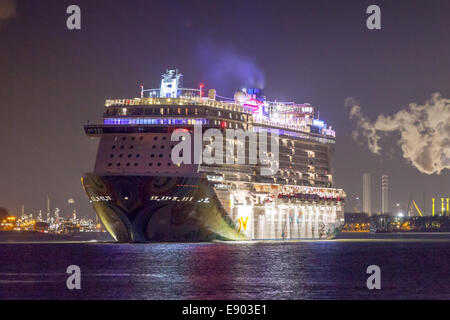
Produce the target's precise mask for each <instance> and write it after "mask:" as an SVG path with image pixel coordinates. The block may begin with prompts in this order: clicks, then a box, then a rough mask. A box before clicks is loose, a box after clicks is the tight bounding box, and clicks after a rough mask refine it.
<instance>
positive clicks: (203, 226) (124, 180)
mask: <svg viewBox="0 0 450 320" xmlns="http://www.w3.org/2000/svg"><path fill="white" fill-rule="evenodd" d="M83 187H84V189H85V191H86V193H87V195H88V197H89V199H90V201H91V204H92V206H93V208H94V210H95V212H96V213H97V215H98V217H99V218H100V220H101V221H102V223H103V225H104V226H105V228H106V229H107V230H108V232H109V233H110V234H111V235H112V236H113V238H114V239H116V240H117V241H119V242H152V241H154V242H164V241H177V242H178V241H179V242H192V241H212V240H244V239H245V235H243V234H241V233H239V231H238V230H236V228H235V224H234V223H233V221H232V220H231V219H230V217H229V216H228V215H227V213H226V211H225V210H224V209H223V207H222V206H221V204H220V202H219V200H218V199H217V197H216V195H215V193H214V190H213V189H212V188H210V187H209V186H208V183H207V181H205V180H203V179H200V178H188V177H161V176H98V175H87V176H85V177H84V178H83Z"/></svg>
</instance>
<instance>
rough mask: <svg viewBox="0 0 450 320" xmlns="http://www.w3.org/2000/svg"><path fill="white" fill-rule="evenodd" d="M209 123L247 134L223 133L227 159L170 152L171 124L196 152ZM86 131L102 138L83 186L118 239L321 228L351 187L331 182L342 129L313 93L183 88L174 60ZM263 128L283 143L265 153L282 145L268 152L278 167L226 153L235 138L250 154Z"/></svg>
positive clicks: (293, 235)
mask: <svg viewBox="0 0 450 320" xmlns="http://www.w3.org/2000/svg"><path fill="white" fill-rule="evenodd" d="M210 129H215V130H216V131H215V132H223V133H224V136H225V132H229V131H230V130H231V129H233V130H235V132H238V131H239V132H244V133H246V134H247V135H248V136H246V139H245V140H244V142H242V141H240V142H239V141H238V140H235V139H232V140H230V139H224V141H223V147H224V154H223V159H224V160H223V162H222V163H219V164H218V163H208V162H207V161H184V162H181V161H173V160H174V152H173V151H174V150H178V149H177V148H178V147H179V146H178V147H177V145H178V144H179V143H180V141H173V140H174V139H173V136H174V132H178V133H179V132H186V133H188V134H189V135H190V136H192V137H193V138H192V140H193V143H192V145H193V146H192V150H189V151H191V153H192V155H191V158H192V159H193V160H195V158H197V160H198V159H201V156H200V155H199V153H200V154H203V152H204V151H205V148H210V146H208V141H207V140H208V139H204V135H205V134H206V133H207V132H208V130H210ZM85 132H86V134H87V135H88V136H90V137H97V138H100V142H99V149H98V154H97V159H96V163H95V168H94V172H93V173H92V174H88V175H86V176H85V177H84V179H83V186H84V188H85V190H86V192H87V194H88V196H89V199H90V201H91V202H92V204H93V207H94V209H95V211H96V212H97V214H98V216H99V218H100V219H101V221H102V222H103V224H104V225H105V227H106V229H107V230H108V231H109V232H110V233H111V235H112V236H113V237H114V238H115V239H116V240H118V241H208V240H214V239H221V240H251V239H300V238H323V237H325V236H326V235H327V234H329V232H330V231H331V230H332V229H333V228H334V226H335V225H336V222H337V220H338V216H339V214H341V213H342V212H343V204H344V199H345V193H344V191H343V190H341V189H335V188H334V184H333V172H332V167H331V154H332V152H333V148H334V143H335V132H334V131H333V130H332V128H331V127H329V126H327V125H326V124H325V123H324V122H323V121H322V120H319V119H317V118H316V117H315V110H314V107H313V106H312V105H310V104H307V103H305V104H295V103H286V102H276V101H267V100H266V98H265V97H264V95H263V92H262V90H259V89H247V90H239V91H237V92H236V93H235V95H234V97H233V98H231V99H230V98H224V97H221V96H219V95H217V94H216V91H215V90H214V89H209V90H206V89H205V88H204V86H203V85H200V87H199V88H198V89H187V88H182V74H181V73H180V72H179V71H178V70H167V72H166V73H165V74H163V75H162V79H161V86H160V88H158V89H144V87H143V86H141V92H140V97H138V98H133V99H109V100H106V103H105V108H104V114H103V123H101V124H89V125H86V126H85ZM261 132H265V133H267V134H268V135H269V136H270V137H276V142H277V146H276V148H274V147H273V146H272V145H271V146H269V145H268V144H269V142H270V141H273V140H270V139H268V140H265V141H266V142H267V145H266V146H265V148H266V149H265V150H267V152H266V153H267V154H268V155H270V156H273V154H270V153H273V152H278V154H277V157H273V158H271V161H268V162H266V164H269V163H271V164H272V165H274V164H276V166H275V167H276V170H273V174H261V170H262V168H263V167H264V165H263V164H262V163H261V162H260V161H256V159H247V161H246V162H245V163H242V162H237V161H234V162H232V163H231V162H230V161H229V159H228V160H227V159H225V158H226V154H228V153H230V152H231V154H234V155H235V160H236V156H237V149H238V147H242V148H243V150H245V155H246V156H250V157H252V155H251V154H252V150H257V151H258V152H260V151H261V148H262V145H261V143H260V142H261V141H260V140H252V139H251V137H252V135H251V133H258V134H259V133H261ZM197 135H199V136H200V140H198V139H197V140H196V138H195V137H196V136H197ZM202 137H203V138H202ZM188 138H189V136H188ZM183 139H184V138H183ZM211 140H212V139H211ZM195 141H197V142H198V141H200V142H201V144H202V145H201V148H200V149H198V148H195V147H194V142H195ZM185 142H186V141H185ZM255 142H256V146H255ZM239 143H241V144H242V145H237V144H239ZM271 148H272V149H271ZM198 150H200V152H199V151H198ZM274 150H275V151H274ZM182 152H183V151H182ZM182 152H180V154H178V151H177V154H176V156H177V157H175V158H177V159H180V158H182V157H183V154H182ZM214 152H216V151H214ZM257 154H259V155H261V154H260V153H257ZM184 156H185V155H184ZM253 156H254V157H258V156H255V155H253ZM252 160H253V161H252ZM274 161H275V163H273V162H274Z"/></svg>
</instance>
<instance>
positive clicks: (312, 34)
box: [0, 0, 450, 217]
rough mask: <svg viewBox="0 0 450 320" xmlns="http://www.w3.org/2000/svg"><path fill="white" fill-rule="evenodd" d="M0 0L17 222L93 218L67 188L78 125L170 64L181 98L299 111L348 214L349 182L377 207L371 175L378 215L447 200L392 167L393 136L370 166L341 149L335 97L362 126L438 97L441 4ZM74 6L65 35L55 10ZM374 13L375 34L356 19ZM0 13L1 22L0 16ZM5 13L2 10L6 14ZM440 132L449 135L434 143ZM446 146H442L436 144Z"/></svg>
mask: <svg viewBox="0 0 450 320" xmlns="http://www.w3.org/2000/svg"><path fill="white" fill-rule="evenodd" d="M11 2H12V0H0V4H1V6H0V44H1V47H0V146H1V149H0V150H1V151H0V152H1V154H0V206H4V207H7V208H9V209H10V211H11V212H13V213H16V214H18V213H20V207H21V205H22V204H24V205H25V208H26V211H27V212H30V213H31V212H33V213H36V212H37V211H38V210H39V209H42V210H43V212H45V211H46V209H45V208H46V194H49V195H50V197H51V199H52V207H59V208H60V209H61V213H62V214H63V215H66V216H67V215H68V214H69V207H68V204H67V200H68V199H69V198H74V199H75V206H76V208H77V209H78V212H79V214H81V215H86V216H90V217H94V211H93V210H92V209H91V207H90V205H89V203H88V199H87V197H86V196H85V194H84V191H83V190H82V187H81V183H80V177H81V176H82V175H83V174H84V173H85V172H89V171H91V170H92V169H93V166H94V161H95V156H96V149H97V142H96V140H95V139H90V138H88V137H86V136H85V134H84V131H83V125H84V124H85V123H86V122H87V120H90V121H91V122H99V121H100V120H101V115H102V111H103V104H104V100H105V99H107V98H125V97H127V98H131V97H136V96H138V94H139V88H138V86H139V84H140V83H143V84H144V85H145V87H146V88H150V87H152V88H154V87H158V86H159V81H160V75H161V74H162V73H163V72H164V71H165V69H166V68H173V67H177V68H179V69H180V71H181V72H182V73H183V74H184V84H185V86H186V87H197V86H198V85H199V83H201V82H203V83H205V85H206V87H208V88H215V89H217V90H218V94H220V95H223V96H228V97H232V96H233V93H234V90H235V89H237V88H241V87H243V86H246V87H249V86H264V89H265V94H266V96H267V98H268V99H271V100H275V99H277V100H279V101H296V102H299V103H300V102H309V103H311V104H313V105H314V106H315V107H316V108H318V109H319V110H320V118H321V119H323V120H325V121H326V122H327V123H329V124H331V125H332V126H333V129H335V130H336V133H337V143H336V151H335V155H334V171H335V177H336V179H335V181H336V186H337V187H341V188H344V189H345V191H346V192H347V194H348V206H347V207H346V211H353V210H354V207H355V197H357V196H361V193H362V190H361V188H362V173H363V172H371V173H372V181H373V184H372V207H373V210H374V211H377V210H380V208H381V186H380V185H381V174H382V173H385V174H388V175H389V176H390V197H391V205H393V204H394V203H396V202H401V203H404V202H407V201H408V198H409V196H410V194H411V195H412V197H413V199H415V200H416V202H417V203H418V204H419V206H422V202H423V197H424V196H423V193H424V192H425V193H426V199H427V207H428V208H429V207H430V203H431V197H432V196H435V197H440V196H446V197H450V170H448V169H445V170H443V171H442V172H441V174H440V175H437V174H433V175H427V174H423V173H421V172H419V170H417V169H416V168H415V167H414V166H413V165H411V164H410V163H408V161H407V160H406V159H405V158H404V157H403V156H402V152H401V149H400V147H399V145H398V143H397V141H398V140H399V135H398V134H396V133H393V134H389V135H386V137H385V138H384V139H382V141H381V142H380V144H381V145H382V147H383V150H382V152H381V153H380V154H379V155H376V154H373V153H371V152H370V151H369V149H368V146H367V143H365V144H358V143H356V142H355V141H354V140H353V138H352V131H353V130H354V129H355V126H356V124H355V122H354V121H352V120H350V119H349V108H348V107H346V106H345V103H344V101H345V99H346V98H348V97H354V98H355V99H357V100H358V101H359V103H360V106H361V108H362V111H363V113H364V115H365V116H366V117H368V118H369V119H370V120H371V121H374V120H375V119H376V117H377V116H378V115H379V114H386V115H390V114H394V113H396V112H397V111H399V110H401V109H405V108H407V107H408V104H409V103H411V102H417V103H419V104H423V103H424V102H425V101H426V100H428V99H429V98H430V97H431V95H432V94H433V93H434V92H440V93H441V95H442V96H443V97H445V98H450V37H449V34H450V18H449V12H450V1H448V0H443V1H437V0H433V1H412V0H409V1H317V0H314V1H312V0H308V1H300V0H297V1H261V0H258V1H250V0H241V1H229V0H227V1H218V0H214V1H213V0H208V1H206V0H202V1H193V0H190V1H173V0H172V1H170V0H169V1H148V0H145V1H136V0H135V1H118V0H117V1H116V0H115V1H112V0H109V1H101V0H96V1H81V0H71V1H61V0H54V1H50V0H40V1H32V0H27V1H20V0H18V1H16V8H15V14H14V11H12V12H10V13H11V14H8V13H7V12H6V11H5V10H7V7H8V4H10V3H11ZM71 4H77V5H79V6H80V7H81V17H82V18H81V20H82V21H81V26H82V29H81V30H78V31H69V30H68V29H67V28H66V19H67V17H68V15H67V14H66V8H67V7H68V6H69V5H71ZM371 4H377V5H379V6H380V7H381V24H382V29H381V30H375V31H372V30H368V29H367V28H366V18H367V16H368V15H367V14H366V8H367V7H368V6H369V5H371ZM2 10H3V13H2ZM5 12H6V13H5ZM443 134H448V133H446V132H443ZM449 147H450V146H449Z"/></svg>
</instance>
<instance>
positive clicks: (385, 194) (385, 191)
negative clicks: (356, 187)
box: [381, 174, 390, 214]
mask: <svg viewBox="0 0 450 320" xmlns="http://www.w3.org/2000/svg"><path fill="white" fill-rule="evenodd" d="M381 212H382V213H383V214H387V213H389V212H390V211H389V176H388V175H387V174H383V175H382V176H381Z"/></svg>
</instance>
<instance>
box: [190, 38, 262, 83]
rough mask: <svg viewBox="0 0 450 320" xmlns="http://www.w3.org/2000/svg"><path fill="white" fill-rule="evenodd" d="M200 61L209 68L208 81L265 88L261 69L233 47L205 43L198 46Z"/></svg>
mask: <svg viewBox="0 0 450 320" xmlns="http://www.w3.org/2000/svg"><path fill="white" fill-rule="evenodd" d="M198 59H199V61H200V62H201V64H202V65H203V66H208V68H209V69H208V70H207V72H208V73H209V74H208V79H211V80H213V81H217V82H219V83H223V82H231V81H234V82H237V83H239V85H241V86H247V87H253V88H259V89H263V88H264V73H263V72H262V71H261V69H260V68H258V66H257V65H256V63H255V62H254V61H253V60H252V59H251V58H249V57H246V56H243V55H241V54H239V53H238V52H236V50H235V49H234V48H233V47H231V46H219V45H216V44H214V43H212V42H210V41H203V42H201V43H199V45H198ZM233 89H236V88H233Z"/></svg>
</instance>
